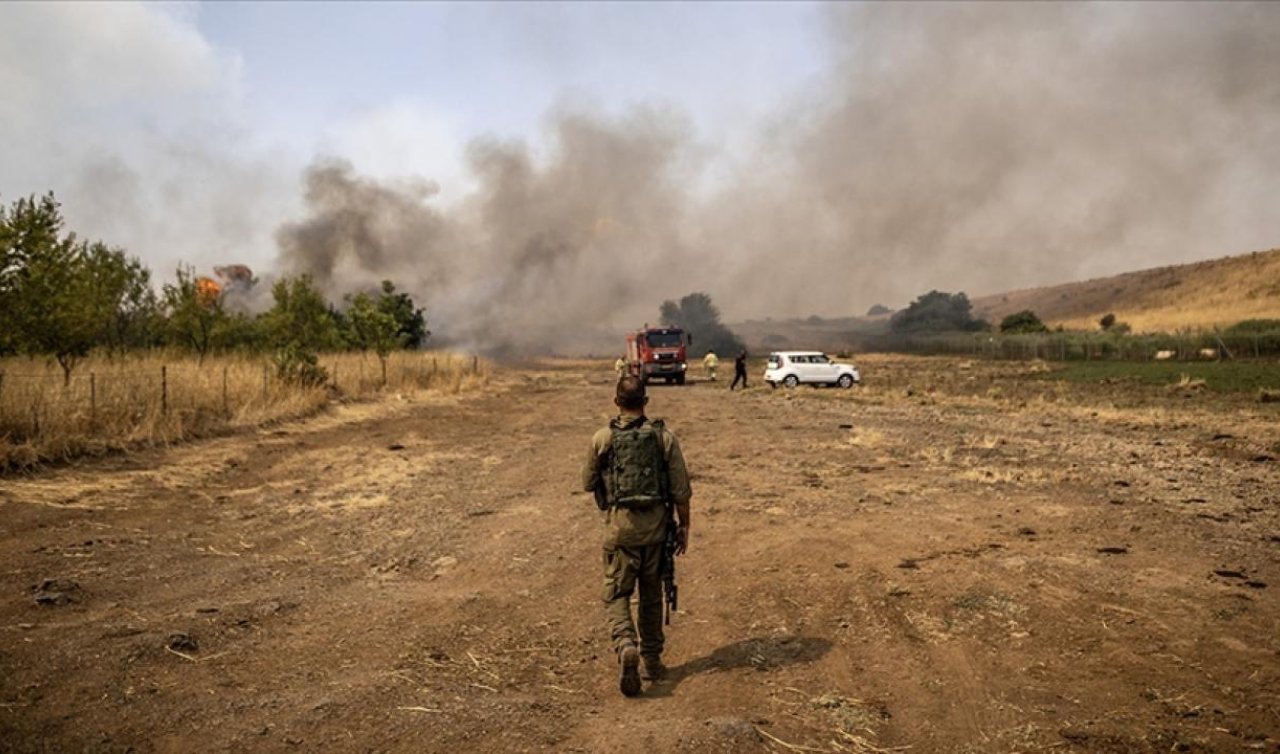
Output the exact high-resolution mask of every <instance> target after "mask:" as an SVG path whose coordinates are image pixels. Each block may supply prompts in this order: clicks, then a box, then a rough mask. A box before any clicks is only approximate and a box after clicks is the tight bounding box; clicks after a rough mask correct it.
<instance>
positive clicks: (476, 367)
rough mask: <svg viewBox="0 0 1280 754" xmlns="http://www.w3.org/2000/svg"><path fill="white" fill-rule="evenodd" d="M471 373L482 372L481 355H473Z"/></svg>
mask: <svg viewBox="0 0 1280 754" xmlns="http://www.w3.org/2000/svg"><path fill="white" fill-rule="evenodd" d="M471 373H472V374H479V373H480V357H479V356H472V357H471Z"/></svg>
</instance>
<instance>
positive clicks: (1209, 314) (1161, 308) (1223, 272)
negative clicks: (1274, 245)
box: [973, 249, 1280, 332]
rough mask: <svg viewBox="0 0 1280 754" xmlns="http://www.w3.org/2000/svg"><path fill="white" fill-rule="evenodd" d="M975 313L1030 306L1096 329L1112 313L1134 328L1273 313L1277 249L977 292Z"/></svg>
mask: <svg viewBox="0 0 1280 754" xmlns="http://www.w3.org/2000/svg"><path fill="white" fill-rule="evenodd" d="M973 309H974V314H975V315H977V316H980V317H985V318H987V319H988V321H990V322H996V323H998V322H999V321H1000V320H1001V319H1002V318H1003V317H1005V316H1006V315H1008V314H1012V313H1014V312H1018V311H1023V310H1025V309H1030V310H1032V311H1034V312H1035V313H1036V314H1038V315H1040V318H1041V319H1043V320H1044V321H1045V323H1046V324H1048V325H1050V326H1053V327H1056V326H1058V325H1062V326H1063V327H1066V328H1067V329H1069V330H1096V329H1097V328H1098V320H1099V319H1100V318H1101V317H1102V316H1103V315H1105V314H1107V313H1114V314H1115V315H1116V319H1117V320H1118V321H1120V322H1127V323H1129V324H1130V325H1132V326H1133V329H1134V330H1135V331H1136V332H1176V331H1178V330H1184V329H1191V330H1208V329H1213V328H1215V327H1228V326H1230V325H1232V324H1234V323H1236V322H1239V321H1241V320H1246V319H1275V318H1280V249H1272V250H1271V251H1259V252H1254V253H1252V254H1241V255H1238V256H1233V257H1223V258H1221V259H1210V260H1207V261H1204V262H1196V263H1194V264H1183V265H1175V266H1170V267H1157V268H1154V269H1150V270H1139V271H1137V272H1128V273H1125V274H1123V275H1115V276H1112V277H1107V278H1097V279H1094V280H1086V281H1083V282H1078V283H1066V284H1063V285H1054V286H1048V287H1044V288H1032V289H1027V290H1020V291H1009V292H1008V293H1003V294H996V295H993V296H983V297H981V298H975V299H974V300H973Z"/></svg>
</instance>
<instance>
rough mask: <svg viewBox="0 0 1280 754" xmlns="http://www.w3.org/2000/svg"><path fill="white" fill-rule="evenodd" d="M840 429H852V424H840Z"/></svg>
mask: <svg viewBox="0 0 1280 754" xmlns="http://www.w3.org/2000/svg"><path fill="white" fill-rule="evenodd" d="M840 429H853V425H852V424H841V425H840Z"/></svg>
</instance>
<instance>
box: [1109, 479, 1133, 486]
mask: <svg viewBox="0 0 1280 754" xmlns="http://www.w3.org/2000/svg"><path fill="white" fill-rule="evenodd" d="M1111 484H1112V485H1114V486H1116V487H1128V486H1130V485H1129V483H1128V482H1126V481H1125V480H1123V479H1117V480H1115V481H1114V482H1112V483H1111Z"/></svg>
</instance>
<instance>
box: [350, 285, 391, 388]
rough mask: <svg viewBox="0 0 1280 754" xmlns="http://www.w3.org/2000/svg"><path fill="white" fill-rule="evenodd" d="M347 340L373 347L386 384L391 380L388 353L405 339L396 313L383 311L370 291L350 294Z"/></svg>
mask: <svg viewBox="0 0 1280 754" xmlns="http://www.w3.org/2000/svg"><path fill="white" fill-rule="evenodd" d="M346 301H347V312H346V321H347V333H348V335H347V340H348V341H349V342H350V343H351V345H353V346H355V347H356V348H359V349H360V350H362V351H373V352H374V353H376V354H377V355H378V363H379V364H380V365H381V366H382V384H383V385H386V384H387V357H388V356H390V355H391V352H392V351H393V350H395V349H397V348H400V347H401V346H402V345H403V344H404V342H405V336H403V335H401V333H400V327H399V324H398V323H397V322H396V320H395V317H393V316H392V315H390V314H388V313H387V312H385V311H383V310H382V309H381V308H380V307H379V304H380V303H381V301H375V300H374V299H373V297H372V296H370V295H369V294H367V293H357V294H356V295H355V296H351V295H348V296H347V297H346Z"/></svg>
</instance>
